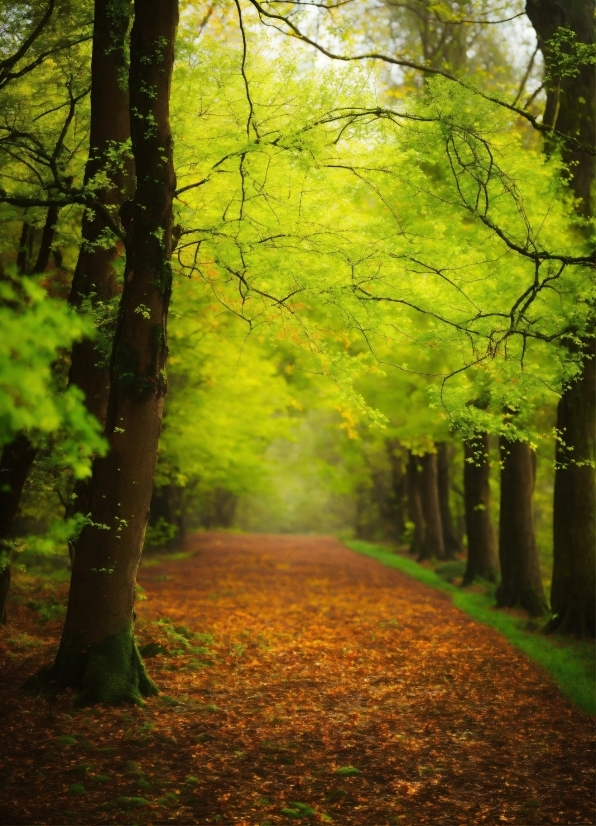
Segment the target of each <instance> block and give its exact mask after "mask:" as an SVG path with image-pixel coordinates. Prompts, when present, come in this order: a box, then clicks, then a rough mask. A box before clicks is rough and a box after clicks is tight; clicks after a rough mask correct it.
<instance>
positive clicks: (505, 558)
mask: <svg viewBox="0 0 596 826" xmlns="http://www.w3.org/2000/svg"><path fill="white" fill-rule="evenodd" d="M500 451H501V464H502V471H501V510H500V514H499V563H500V566H501V582H500V583H499V587H498V588H497V607H499V608H515V607H520V608H525V609H526V611H528V612H529V613H530V615H531V616H533V617H540V616H543V615H544V614H545V613H546V612H547V610H548V607H547V604H546V599H545V596H544V589H543V587H542V578H541V576H540V563H539V560H538V548H537V546H536V539H535V536H534V509H533V505H532V494H533V492H534V457H533V453H532V450H531V449H530V447H529V445H527V444H526V443H525V442H519V441H513V442H510V441H508V440H507V439H505V438H503V437H501V440H500Z"/></svg>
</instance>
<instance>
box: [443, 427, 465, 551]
mask: <svg viewBox="0 0 596 826" xmlns="http://www.w3.org/2000/svg"><path fill="white" fill-rule="evenodd" d="M451 455H452V446H451V445H450V444H449V442H437V485H438V489H439V508H440V510H441V525H442V526H443V545H444V547H445V556H446V557H447V558H448V559H453V557H454V556H455V554H456V553H457V552H458V551H459V550H460V548H461V546H460V541H459V539H458V537H457V534H456V532H455V528H454V526H453V518H452V516H451V507H450V504H449V499H450V493H451Z"/></svg>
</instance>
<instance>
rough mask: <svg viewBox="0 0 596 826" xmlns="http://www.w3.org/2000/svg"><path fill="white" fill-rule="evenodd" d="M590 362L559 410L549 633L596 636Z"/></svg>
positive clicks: (594, 381)
mask: <svg viewBox="0 0 596 826" xmlns="http://www.w3.org/2000/svg"><path fill="white" fill-rule="evenodd" d="M591 349H592V358H590V359H586V361H585V362H584V367H583V371H582V375H581V378H580V379H579V381H576V382H574V384H572V385H571V386H570V387H569V389H567V390H565V392H564V393H563V395H562V397H561V400H560V401H559V406H558V408H557V430H558V432H559V434H560V441H558V442H557V450H556V462H557V469H556V472H555V498H554V536H553V539H554V548H553V550H554V567H553V581H552V590H551V604H552V610H553V618H552V619H551V621H550V623H549V625H548V630H550V631H561V632H564V633H572V634H577V635H578V636H585V635H588V636H594V635H595V633H596V627H595V625H596V623H595V616H594V613H595V608H596V606H595V598H594V593H595V582H594V578H595V577H594V569H595V565H596V559H595V551H596V528H595V520H594V501H595V499H596V485H595V483H594V461H595V459H596V455H595V450H594V439H595V431H596V423H595V420H596V410H595V407H596V405H595V399H596V361H595V358H594V343H593V341H592V348H591Z"/></svg>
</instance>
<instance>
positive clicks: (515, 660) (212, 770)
mask: <svg viewBox="0 0 596 826" xmlns="http://www.w3.org/2000/svg"><path fill="white" fill-rule="evenodd" d="M185 550H186V551H188V552H189V555H188V556H187V558H184V559H180V558H178V559H174V560H171V561H170V560H167V561H164V560H165V558H164V557H163V556H162V557H160V558H159V561H158V560H152V559H151V558H148V559H147V560H146V562H145V564H144V566H143V568H142V569H141V574H140V582H141V583H142V585H143V587H144V588H145V590H146V595H147V597H148V600H147V601H145V602H141V603H140V604H139V623H138V624H139V636H140V639H141V641H143V642H145V643H147V642H150V641H154V642H159V643H161V644H162V645H163V646H164V647H166V648H168V649H169V651H170V654H173V655H174V656H170V657H168V656H164V655H163V654H162V655H160V656H156V657H154V658H152V659H149V660H148V661H147V665H148V670H149V672H150V674H151V676H152V677H153V678H154V679H155V681H156V682H157V683H158V685H159V686H160V689H161V691H162V694H161V695H160V697H159V698H156V699H154V700H150V701H149V702H148V703H147V705H146V707H145V708H143V709H138V708H130V707H127V708H125V709H97V708H96V709H88V710H82V711H80V712H73V710H72V701H71V698H65V697H64V695H62V696H60V697H58V698H56V699H54V700H53V701H48V702H47V703H46V705H47V706H48V708H49V710H46V711H44V715H45V716H44V717H43V719H38V720H37V723H34V722H33V720H34V718H39V714H40V712H39V707H40V705H43V704H40V701H39V700H35V699H29V698H27V699H26V700H25V701H23V700H22V699H21V698H20V699H19V706H18V708H19V710H20V712H21V717H20V720H18V721H17V720H16V719H15V718H14V717H12V716H11V718H10V719H11V721H12V723H13V724H14V725H11V726H10V728H11V729H12V731H13V734H12V736H11V738H10V740H9V741H7V742H9V743H10V745H9V747H8V752H9V755H8V756H9V758H10V759H11V760H12V761H13V762H14V761H16V764H17V765H18V771H17V772H16V773H15V774H14V776H13V777H12V779H11V782H9V784H8V785H7V787H6V789H5V792H6V794H5V796H4V806H5V808H4V810H3V811H4V812H5V813H7V814H5V815H4V816H3V817H4V819H0V822H1V823H3V824H9V823H107V822H115V823H138V824H141V823H142V824H150V823H162V822H170V823H171V822H174V823H180V824H186V823H192V824H199V826H202V824H211V823H219V824H231V823H236V824H246V825H247V826H248V824H250V825H251V826H253V824H254V825H255V826H261V825H262V824H269V825H270V826H273V824H288V823H292V822H303V823H308V822H330V820H329V819H332V821H333V823H335V824H338V826H339V824H342V826H343V824H350V825H352V824H353V825H354V826H385V824H388V826H389V825H390V824H408V825H409V824H411V826H420V825H421V824H466V826H475V824H506V823H510V824H538V823H542V824H555V823H559V824H579V823H588V824H592V823H594V822H595V816H594V800H593V765H594V761H593V751H592V745H593V721H592V720H591V719H590V718H588V717H586V716H585V715H584V714H583V713H582V712H580V711H579V710H577V709H575V708H574V707H573V706H572V705H571V704H570V702H569V701H568V700H567V699H566V698H565V697H564V696H563V695H562V694H561V693H560V692H559V691H558V689H557V688H556V687H555V685H554V684H553V683H552V682H551V680H550V678H549V677H548V676H547V675H546V674H545V673H544V672H543V671H542V670H541V669H540V668H539V667H537V666H535V665H534V664H532V663H531V662H529V661H528V660H527V659H526V658H525V657H524V656H523V655H521V654H519V653H517V652H516V651H515V650H514V649H513V648H511V646H510V645H509V644H508V643H507V642H506V641H505V640H503V639H502V638H501V637H500V636H499V635H498V634H497V633H496V632H495V631H494V630H492V629H490V628H487V627H485V626H482V625H479V624H478V623H476V622H474V621H473V620H471V619H470V618H469V617H467V616H466V615H464V614H462V613H461V612H460V611H458V610H457V609H455V608H454V607H453V606H452V605H451V603H450V601H449V598H448V597H447V596H445V595H444V594H443V593H441V592H438V591H434V590H431V589H429V588H427V587H426V586H424V585H422V584H421V583H418V582H416V581H414V580H412V579H410V578H408V577H407V576H405V575H404V574H402V573H400V572H398V571H396V570H394V569H389V568H386V567H383V566H382V565H380V564H379V563H377V562H375V561H374V560H371V559H368V558H366V557H363V556H360V555H358V554H356V553H355V552H353V551H350V550H348V549H347V548H345V547H344V546H343V545H341V543H339V542H338V541H336V540H334V539H331V538H321V537H296V536H294V537H291V536H260V535H233V534H224V533H219V534H218V533H205V534H199V535H195V536H193V537H190V538H189V540H188V541H187V545H186V548H185ZM155 562H157V564H154V563H155ZM166 618H167V619H166ZM183 626H184V627H186V628H187V629H189V631H190V632H194V633H195V634H200V635H202V636H200V637H197V636H194V637H191V636H190V634H189V633H188V631H187V630H185V628H184V627H183ZM175 628H177V629H178V630H175ZM187 638H189V639H187ZM53 644H54V645H55V641H54V643H53ZM28 667H29V668H31V665H30V664H29V666H28ZM29 673H30V672H29ZM15 710H16V706H15ZM23 712H24V715H25V716H23V714H22V713H23ZM40 725H43V729H42V731H41V732H39V731H38V730H37V729H38V727H39V726H40ZM32 726H35V728H33V729H32ZM27 729H28V733H27ZM69 736H71V739H72V740H75V741H76V743H70V744H68V743H67V742H66V740H65V739H64V738H65V737H66V738H68V737H69ZM59 737H62V742H61V750H58V751H57V747H56V743H58V742H60V740H59V739H57V738H59ZM32 738H34V741H35V743H36V746H35V748H34V749H33V752H34V753H33V755H31V754H29V752H30V751H31V740H32ZM7 742H5V745H4V746H3V747H2V748H3V756H5V757H6V756H7V748H6V745H7ZM28 744H29V750H28ZM57 754H58V755H59V756H58V759H56V755H57ZM81 765H82V766H83V768H81ZM85 766H86V768H85ZM28 767H29V768H28ZM77 772H79V774H77ZM81 772H82V773H81ZM96 777H97V778H100V779H99V780H97V781H96V780H95V778H96ZM39 778H41V780H39ZM101 778H103V780H101ZM73 783H75V785H76V783H78V784H79V785H80V788H82V789H83V791H82V792H80V795H79V796H78V797H77V796H76V793H75V792H73V791H72V784H73ZM35 788H37V789H38V791H37V792H35V791H34V790H35ZM69 789H70V791H69ZM36 794H37V795H38V796H37V797H36V796H35V795H36ZM1 805H2V804H0V806H1ZM0 811H2V809H0Z"/></svg>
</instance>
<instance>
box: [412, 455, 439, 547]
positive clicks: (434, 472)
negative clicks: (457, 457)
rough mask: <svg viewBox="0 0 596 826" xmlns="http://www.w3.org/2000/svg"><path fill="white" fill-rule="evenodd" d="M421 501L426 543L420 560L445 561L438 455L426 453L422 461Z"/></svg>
mask: <svg viewBox="0 0 596 826" xmlns="http://www.w3.org/2000/svg"><path fill="white" fill-rule="evenodd" d="M420 464H421V466H422V473H421V482H422V485H421V493H422V496H421V499H422V512H423V514H424V527H425V533H424V541H423V543H422V548H421V549H420V553H419V554H418V559H419V560H423V559H433V558H436V559H445V545H444V542H443V525H442V522H441V507H440V504H439V473H438V462H437V454H436V453H426V454H425V455H424V456H422V458H421V460H420Z"/></svg>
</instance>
